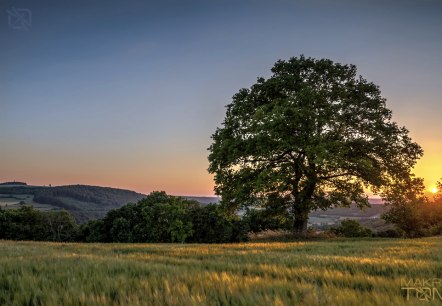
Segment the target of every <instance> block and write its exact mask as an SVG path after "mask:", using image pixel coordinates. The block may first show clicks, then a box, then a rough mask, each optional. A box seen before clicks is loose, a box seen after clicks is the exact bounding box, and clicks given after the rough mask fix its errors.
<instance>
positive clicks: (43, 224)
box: [0, 206, 79, 241]
mask: <svg viewBox="0 0 442 306" xmlns="http://www.w3.org/2000/svg"><path fill="white" fill-rule="evenodd" d="M78 229H79V227H78V224H77V223H76V222H75V219H74V217H73V216H72V215H71V214H70V213H68V212H67V211H48V212H43V211H40V210H36V209H34V208H32V207H30V206H22V207H20V208H19V209H1V208H0V239H9V240H40V241H75V240H76V239H77V237H78Z"/></svg>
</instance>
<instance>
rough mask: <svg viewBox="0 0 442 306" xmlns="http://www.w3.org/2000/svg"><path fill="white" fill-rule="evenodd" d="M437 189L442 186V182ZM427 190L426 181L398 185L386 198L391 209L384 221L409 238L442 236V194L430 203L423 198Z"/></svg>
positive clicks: (420, 180) (410, 181)
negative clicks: (393, 225)
mask: <svg viewBox="0 0 442 306" xmlns="http://www.w3.org/2000/svg"><path fill="white" fill-rule="evenodd" d="M438 186H439V187H440V186H441V183H440V182H439V183H438ZM424 190H425V186H424V184H423V180H422V179H421V178H412V179H411V180H408V181H403V182H402V184H399V185H396V186H395V188H394V189H393V190H389V191H388V193H387V194H386V199H387V202H386V203H387V204H388V205H389V206H390V209H389V210H388V211H387V212H386V213H385V214H384V215H383V218H384V219H385V220H386V221H387V222H390V223H393V224H395V225H396V227H397V228H398V229H399V230H400V231H401V232H402V233H403V235H405V236H407V237H422V236H429V235H440V234H442V196H441V192H440V191H439V193H438V194H436V196H435V197H434V199H433V200H432V201H431V200H429V199H428V198H427V197H426V196H425V195H424ZM439 190H441V189H439Z"/></svg>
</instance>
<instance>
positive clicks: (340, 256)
mask: <svg viewBox="0 0 442 306" xmlns="http://www.w3.org/2000/svg"><path fill="white" fill-rule="evenodd" d="M441 278H442V237H433V238H425V239H414V240H405V239H366V240H353V239H336V240H330V241H307V242H284V243H278V242H269V243H243V244H216V245H207V244H205V245H196V244H83V243H45V242H13V241H0V304H1V305H382V306H384V305H442V299H440V298H439V296H438V293H441V294H442V285H440V284H438V283H437V282H436V283H435V284H433V285H432V288H431V290H432V291H431V290H430V293H431V294H432V295H431V296H428V294H427V295H425V296H422V295H420V294H419V291H418V290H419V288H416V290H413V289H408V290H405V289H401V288H403V287H404V286H408V287H410V286H413V285H416V283H415V281H414V280H421V279H432V280H433V281H434V280H438V279H441ZM411 281H413V283H411ZM417 285H419V283H418V284H417ZM407 292H408V293H409V295H408V297H407ZM421 293H422V292H421ZM433 293H434V294H433Z"/></svg>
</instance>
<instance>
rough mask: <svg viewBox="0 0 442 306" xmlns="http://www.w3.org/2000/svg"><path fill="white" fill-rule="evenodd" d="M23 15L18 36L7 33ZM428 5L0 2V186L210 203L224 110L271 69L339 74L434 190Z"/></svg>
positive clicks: (436, 12)
mask: <svg viewBox="0 0 442 306" xmlns="http://www.w3.org/2000/svg"><path fill="white" fill-rule="evenodd" d="M13 7H14V8H16V9H28V10H30V11H31V12H32V24H31V26H30V28H29V29H28V30H24V29H13V28H11V26H9V24H8V11H10V10H11V9H12V8H13ZM441 17H442V2H441V1H436V0H434V1H430V0H428V1H417V0H416V1H339V0H338V1H278V0H277V1H259V0H251V1H161V2H160V1H158V2H153V1H66V0H58V1H44V0H33V1H23V0H0V46H1V48H0V181H3V180H25V181H27V182H29V183H31V184H52V185H59V184H72V183H83V184H95V185H105V186H114V187H122V188H129V189H135V190H137V191H141V192H149V191H152V190H159V189H160V190H166V191H168V192H170V193H172V194H186V195H190V194H193V195H211V194H213V191H212V188H213V182H212V177H211V176H210V175H209V174H208V173H207V171H206V169H207V167H208V162H207V153H208V152H207V150H206V149H207V147H208V146H209V145H210V141H211V140H210V135H211V134H212V133H213V132H214V130H215V129H216V127H217V126H219V125H220V123H221V122H222V119H223V117H224V114H225V108H224V106H225V105H226V104H228V103H229V102H230V99H231V97H232V95H233V94H234V93H236V92H237V91H238V90H239V89H240V88H242V87H249V86H250V85H252V84H253V83H254V82H255V81H256V78H257V77H258V76H264V77H266V76H269V75H270V68H271V67H272V65H273V63H274V62H275V61H276V60H278V59H288V58H289V57H291V56H299V55H300V54H304V55H306V56H312V57H316V58H330V59H332V60H334V61H337V62H342V63H351V64H355V65H356V66H357V67H358V72H359V73H360V74H361V75H363V76H364V77H365V78H367V79H368V80H369V81H372V82H374V83H376V84H377V85H379V86H380V88H381V90H382V92H383V95H384V96H385V97H386V98H387V101H388V102H387V103H388V106H389V107H390V108H391V109H392V110H393V114H394V119H395V120H396V121H397V122H398V123H399V124H400V125H405V126H406V127H407V128H408V129H409V130H410V132H411V135H412V137H413V138H414V140H416V141H417V142H418V143H419V144H421V146H422V147H423V148H424V150H425V157H424V158H423V159H422V160H421V161H420V162H419V164H418V165H417V167H416V173H417V174H418V175H420V176H423V177H424V178H425V179H426V182H427V184H428V185H429V186H430V185H432V184H434V183H435V181H436V180H437V179H438V178H440V177H442V162H441V161H440V160H439V158H440V156H441V153H442V152H441V151H442V143H441V136H442V123H441V122H440V117H441V114H442V98H441V97H442V78H441V71H442V61H441V60H440V55H441V54H442V18H441Z"/></svg>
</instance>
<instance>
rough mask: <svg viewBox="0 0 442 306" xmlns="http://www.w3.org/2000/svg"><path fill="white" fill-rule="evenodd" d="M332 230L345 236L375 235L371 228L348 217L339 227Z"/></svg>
mask: <svg viewBox="0 0 442 306" xmlns="http://www.w3.org/2000/svg"><path fill="white" fill-rule="evenodd" d="M332 231H333V232H334V233H335V234H336V235H338V236H344V237H371V236H372V235H373V233H372V231H371V230H370V229H369V228H366V227H363V226H361V224H360V223H359V222H358V221H356V220H351V219H347V220H344V221H342V222H341V224H340V225H339V226H338V227H337V228H333V229H332Z"/></svg>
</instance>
